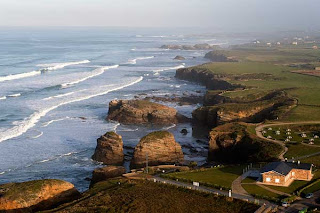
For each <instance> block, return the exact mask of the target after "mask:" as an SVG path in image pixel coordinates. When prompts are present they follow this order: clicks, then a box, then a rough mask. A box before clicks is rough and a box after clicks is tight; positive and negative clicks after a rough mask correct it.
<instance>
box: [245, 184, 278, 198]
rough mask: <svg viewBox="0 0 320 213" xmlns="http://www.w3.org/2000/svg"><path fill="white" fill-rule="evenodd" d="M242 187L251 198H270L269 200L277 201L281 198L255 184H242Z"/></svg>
mask: <svg viewBox="0 0 320 213" xmlns="http://www.w3.org/2000/svg"><path fill="white" fill-rule="evenodd" d="M242 187H243V188H244V190H246V191H247V192H248V193H249V194H251V195H253V196H258V197H270V198H275V199H278V198H280V197H281V195H278V194H276V193H273V192H270V191H268V190H266V189H264V188H262V187H260V186H258V185H255V184H242Z"/></svg>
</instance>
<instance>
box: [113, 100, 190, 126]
mask: <svg viewBox="0 0 320 213" xmlns="http://www.w3.org/2000/svg"><path fill="white" fill-rule="evenodd" d="M108 119H109V120H114V121H118V122H120V123H123V124H146V123H153V124H174V123H178V122H180V121H184V120H185V119H186V118H185V117H184V116H182V115H179V114H178V113H177V110H175V109H174V108H171V107H167V106H164V105H162V104H157V103H153V102H149V101H145V100H114V101H111V102H110V103H109V113H108Z"/></svg>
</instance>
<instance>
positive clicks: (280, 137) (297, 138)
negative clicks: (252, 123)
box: [263, 126, 320, 145]
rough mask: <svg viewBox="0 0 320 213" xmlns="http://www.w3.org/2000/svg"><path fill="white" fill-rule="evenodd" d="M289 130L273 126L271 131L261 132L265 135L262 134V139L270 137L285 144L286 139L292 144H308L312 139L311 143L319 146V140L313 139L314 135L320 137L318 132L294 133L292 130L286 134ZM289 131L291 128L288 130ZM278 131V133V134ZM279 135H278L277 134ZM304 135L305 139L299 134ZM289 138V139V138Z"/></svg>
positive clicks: (267, 129) (266, 129)
mask: <svg viewBox="0 0 320 213" xmlns="http://www.w3.org/2000/svg"><path fill="white" fill-rule="evenodd" d="M288 128H290V126H285V127H282V126H273V127H272V130H269V128H265V129H264V130H263V131H265V132H266V133H264V134H263V136H264V137H268V136H271V137H272V138H273V139H276V140H280V141H283V142H285V141H286V139H289V140H290V141H293V142H304V143H307V144H308V143H309V142H310V139H313V140H314V141H313V143H314V144H315V145H320V138H314V135H317V136H320V133H319V131H296V130H292V131H291V132H288V131H287V129H288ZM290 129H291V128H290ZM278 131H279V132H278ZM277 133H280V134H277ZM302 133H305V134H306V136H307V137H305V138H304V137H302V136H301V134H302ZM289 137H291V138H289Z"/></svg>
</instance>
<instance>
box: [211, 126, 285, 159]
mask: <svg viewBox="0 0 320 213" xmlns="http://www.w3.org/2000/svg"><path fill="white" fill-rule="evenodd" d="M209 138H210V141H209V153H208V159H209V161H218V162H224V163H239V162H259V161H271V160H275V159H277V158H278V156H279V154H280V153H281V152H282V149H283V148H282V147H281V146H280V145H279V144H276V143H270V142H266V141H261V140H260V139H258V138H257V137H256V136H254V135H251V134H249V132H248V131H247V126H246V125H245V124H239V123H228V124H225V125H222V126H219V127H216V128H214V129H213V130H212V131H211V132H210V136H209Z"/></svg>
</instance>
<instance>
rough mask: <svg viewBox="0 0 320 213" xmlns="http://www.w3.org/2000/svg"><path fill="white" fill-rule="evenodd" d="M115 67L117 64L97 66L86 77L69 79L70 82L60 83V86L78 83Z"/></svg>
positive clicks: (65, 86) (64, 86)
mask: <svg viewBox="0 0 320 213" xmlns="http://www.w3.org/2000/svg"><path fill="white" fill-rule="evenodd" d="M117 67H119V65H113V66H105V67H100V68H97V69H95V70H94V71H93V72H92V74H91V75H89V76H87V77H84V78H81V79H78V80H75V81H71V82H68V83H64V84H61V87H62V88H67V87H70V86H72V85H75V84H79V83H81V82H83V81H86V80H88V79H90V78H93V77H96V76H99V75H101V74H103V73H104V72H105V71H106V70H108V69H114V68H117Z"/></svg>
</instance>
